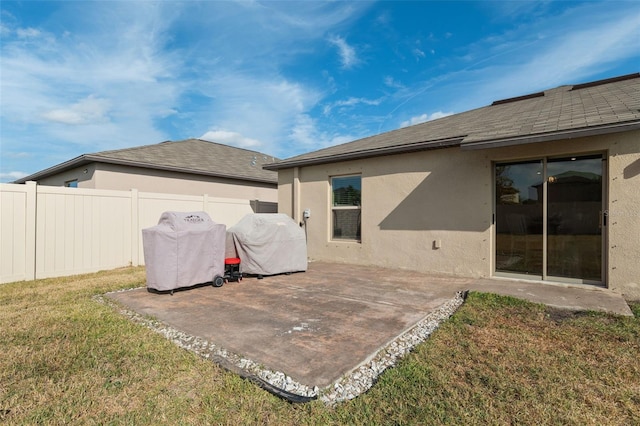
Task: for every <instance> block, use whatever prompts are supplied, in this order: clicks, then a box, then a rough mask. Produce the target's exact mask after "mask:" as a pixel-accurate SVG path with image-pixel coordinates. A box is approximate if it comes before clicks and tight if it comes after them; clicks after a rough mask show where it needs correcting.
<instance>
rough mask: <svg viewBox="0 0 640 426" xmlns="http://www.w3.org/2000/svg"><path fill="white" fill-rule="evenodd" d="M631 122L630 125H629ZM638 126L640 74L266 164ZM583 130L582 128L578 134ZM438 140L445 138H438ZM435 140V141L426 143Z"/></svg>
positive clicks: (289, 164)
mask: <svg viewBox="0 0 640 426" xmlns="http://www.w3.org/2000/svg"><path fill="white" fill-rule="evenodd" d="M629 125H631V127H629ZM623 126H627V127H625V128H627V129H628V128H638V127H639V126H640V73H636V74H629V75H627V76H621V77H616V78H613V79H607V80H601V81H597V82H591V83H588V84H584V85H578V86H571V85H569V86H560V87H558V88H555V89H551V90H547V91H545V92H543V93H538V94H534V95H530V96H523V97H518V98H513V99H507V100H504V101H498V102H494V103H493V104H492V105H490V106H486V107H482V108H478V109H474V110H471V111H467V112H462V113H459V114H455V115H450V116H448V117H444V118H440V119H437V120H433V121H428V122H426V123H422V124H416V125H414V126H410V127H405V128H401V129H398V130H393V131H390V132H387V133H382V134H379V135H374V136H370V137H367V138H363V139H359V140H356V141H353V142H348V143H346V144H342V145H337V146H333V147H329V148H325V149H321V150H319V151H314V152H310V153H306V154H302V155H298V156H296V157H292V158H288V159H286V160H282V161H280V162H276V163H273V164H268V165H266V167H267V168H268V169H270V170H278V169H284V168H288V167H295V166H303V165H310V164H321V163H328V162H333V161H342V160H345V159H354V158H366V157H370V156H376V155H384V154H386V153H389V152H405V151H406V152H408V151H411V150H416V149H430V148H439V147H445V146H461V147H463V148H472V147H474V145H476V144H477V146H481V145H482V144H485V145H484V146H491V145H492V144H494V145H493V146H499V145H498V144H500V143H501V141H504V144H505V145H508V144H514V143H515V142H510V140H516V139H519V140H524V141H529V142H536V141H541V140H554V139H563V138H566V137H567V135H569V134H574V135H579V134H583V135H586V134H588V133H586V132H588V131H591V132H596V133H593V134H597V133H608V132H614V131H619V129H621V128H622V127H623ZM579 132H583V133H579ZM438 141H444V142H442V143H438ZM430 142H433V143H430Z"/></svg>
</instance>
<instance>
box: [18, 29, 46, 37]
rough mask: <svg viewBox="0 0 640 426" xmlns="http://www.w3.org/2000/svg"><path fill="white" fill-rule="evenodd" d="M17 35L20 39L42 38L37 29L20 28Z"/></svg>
mask: <svg viewBox="0 0 640 426" xmlns="http://www.w3.org/2000/svg"><path fill="white" fill-rule="evenodd" d="M16 35H17V36H18V37H20V38H37V37H40V35H41V32H40V30H37V29H35V28H18V29H17V30H16Z"/></svg>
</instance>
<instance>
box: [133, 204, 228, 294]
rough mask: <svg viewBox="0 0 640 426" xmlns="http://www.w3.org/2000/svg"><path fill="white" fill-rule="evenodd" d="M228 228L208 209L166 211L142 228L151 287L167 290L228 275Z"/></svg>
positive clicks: (148, 284) (148, 283) (148, 280)
mask: <svg viewBox="0 0 640 426" xmlns="http://www.w3.org/2000/svg"><path fill="white" fill-rule="evenodd" d="M226 229H227V227H226V226H225V225H222V224H218V223H215V222H214V221H212V220H211V218H210V217H209V215H208V214H207V213H205V212H188V213H187V212H164V213H162V215H161V216H160V220H159V221H158V224H157V225H156V226H153V227H151V228H146V229H143V230H142V245H143V248H144V262H145V264H146V272H147V287H149V288H152V289H155V290H159V291H164V290H173V289H176V288H179V287H189V286H192V285H195V284H201V283H207V282H210V281H212V280H213V278H214V277H215V276H216V275H220V276H223V275H224V252H225V239H226Z"/></svg>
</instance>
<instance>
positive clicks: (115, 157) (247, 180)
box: [15, 139, 277, 203]
mask: <svg viewBox="0 0 640 426" xmlns="http://www.w3.org/2000/svg"><path fill="white" fill-rule="evenodd" d="M274 160H276V159H275V158H274V157H272V156H270V155H266V154H263V153H260V152H257V151H250V150H246V149H241V148H235V147H232V146H228V145H223V144H219V143H215V142H208V141H204V140H200V139H187V140H183V141H176V142H171V141H167V142H162V143H159V144H154V145H145V146H138V147H133V148H125V149H118V150H112V151H102V152H96V153H94V154H83V155H81V156H79V157H76V158H73V159H71V160H69V161H66V162H64V163H61V164H57V165H55V166H53V167H50V168H48V169H45V170H42V171H40V172H37V173H34V174H32V175H30V176H27V177H24V178H22V179H19V180H17V181H15V183H24V182H26V181H37V182H38V184H39V185H49V186H73V187H78V188H95V189H113V190H130V189H132V188H135V189H138V190H139V191H146V192H162V193H172V194H182V195H202V194H208V195H212V196H215V197H222V198H241V199H248V200H260V201H265V202H270V203H275V202H276V201H277V173H276V172H273V171H269V170H263V169H262V167H261V166H262V164H265V163H271V162H273V161H274Z"/></svg>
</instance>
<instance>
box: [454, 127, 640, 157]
mask: <svg viewBox="0 0 640 426" xmlns="http://www.w3.org/2000/svg"><path fill="white" fill-rule="evenodd" d="M638 129H640V120H633V121H627V122H621V123H614V124H605V125H601V126H592V127H583V128H580V129H568V130H559V131H555V132H548V133H541V134H534V135H522V136H514V137H508V138H501V139H487V140H481V141H477V142H463V143H462V144H461V145H460V147H461V148H462V149H464V150H479V149H490V148H500V147H504V146H514V145H524V144H531V143H540V142H551V141H556V140H560V139H575V138H580V137H588V136H598V135H606V134H612V133H620V132H628V131H632V130H638Z"/></svg>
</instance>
